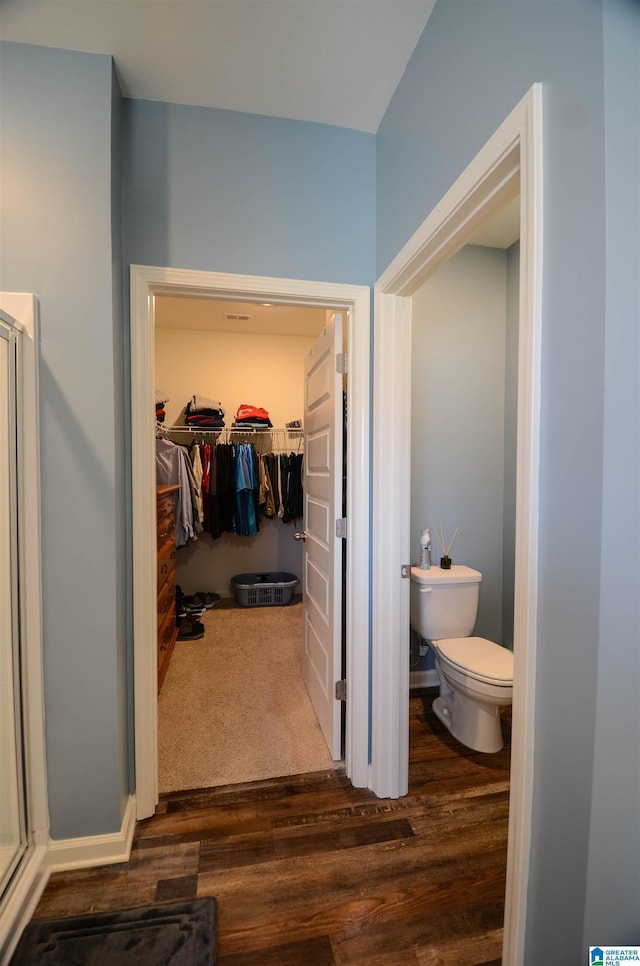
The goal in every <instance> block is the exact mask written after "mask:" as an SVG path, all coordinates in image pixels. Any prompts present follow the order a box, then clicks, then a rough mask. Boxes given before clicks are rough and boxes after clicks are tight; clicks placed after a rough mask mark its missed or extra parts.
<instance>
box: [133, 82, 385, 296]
mask: <svg viewBox="0 0 640 966" xmlns="http://www.w3.org/2000/svg"><path fill="white" fill-rule="evenodd" d="M125 121H126V123H125V135H126V136H125V260H126V262H127V263H129V262H132V263H138V264H145V265H171V266H173V267H177V268H193V269H204V270H210V271H216V272H238V273H241V274H246V275H268V276H284V277H289V278H306V279H313V280H318V281H330V282H345V283H350V284H363V285H370V284H372V282H373V280H374V271H375V264H374V261H375V137H374V136H373V135H372V134H363V133H361V132H358V131H350V130H346V129H345V128H337V127H330V126H328V125H325V124H308V123H305V122H301V121H287V120H281V119H279V118H272V117H258V116H256V115H252V114H236V113H234V112H233V111H218V110H210V109H208V108H203V107H189V106H184V105H176V104H162V103H158V102H155V101H153V102H152V101H132V100H129V101H127V102H126V112H125Z"/></svg>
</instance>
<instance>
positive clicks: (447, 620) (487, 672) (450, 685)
mask: <svg viewBox="0 0 640 966" xmlns="http://www.w3.org/2000/svg"><path fill="white" fill-rule="evenodd" d="M481 581H482V574H481V573H480V572H479V571H477V570H472V569H471V568H470V567H463V566H455V567H451V568H450V569H449V570H442V569H441V568H440V567H431V568H429V569H428V570H424V569H421V568H420V567H412V568H411V626H412V627H413V629H414V630H415V631H416V633H417V634H419V635H420V636H421V637H422V638H423V639H424V640H426V641H427V642H428V643H429V644H430V645H431V647H432V648H433V650H434V653H435V657H436V671H437V673H438V680H439V683H440V693H439V695H438V697H437V698H436V699H435V701H434V702H433V710H434V712H435V714H436V715H437V716H438V718H439V719H440V721H442V723H443V724H444V725H445V727H447V728H448V729H449V731H450V732H451V734H452V735H453V736H454V737H455V738H457V740H458V741H459V742H461V744H463V745H466V747H468V748H471V749H472V750H474V751H480V752H488V753H492V752H496V751H500V749H501V748H502V747H503V743H504V742H503V738H502V726H501V722H500V708H502V707H508V706H509V705H510V704H511V703H512V700H513V654H512V652H511V651H509V650H507V648H506V647H503V646H502V645H501V644H496V643H494V642H493V641H487V640H486V639H485V638H483V637H471V636H470V634H471V632H472V630H473V628H474V625H475V622H476V618H477V612H478V601H479V589H480V582H481Z"/></svg>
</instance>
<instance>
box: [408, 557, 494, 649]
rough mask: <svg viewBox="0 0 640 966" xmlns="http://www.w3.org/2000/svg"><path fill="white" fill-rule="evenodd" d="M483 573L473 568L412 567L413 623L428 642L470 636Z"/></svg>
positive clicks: (476, 611) (476, 612) (475, 615)
mask: <svg viewBox="0 0 640 966" xmlns="http://www.w3.org/2000/svg"><path fill="white" fill-rule="evenodd" d="M481 580H482V574H481V573H480V572H479V571H478V570H472V569H471V567H462V566H452V567H451V569H450V570H442V568H441V567H431V568H430V569H429V570H421V569H420V567H412V568H411V626H412V627H413V629H414V631H415V632H416V633H417V634H419V635H420V637H424V638H425V639H426V640H427V641H437V640H440V639H444V638H447V637H470V636H471V633H472V631H473V628H474V627H475V623H476V618H477V616H478V600H479V597H480V581H481Z"/></svg>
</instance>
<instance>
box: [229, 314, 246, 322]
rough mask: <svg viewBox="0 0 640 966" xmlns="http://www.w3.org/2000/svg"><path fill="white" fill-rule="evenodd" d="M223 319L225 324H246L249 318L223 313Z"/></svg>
mask: <svg viewBox="0 0 640 966" xmlns="http://www.w3.org/2000/svg"><path fill="white" fill-rule="evenodd" d="M224 317H225V319H226V320H227V322H248V321H249V319H250V318H251V316H250V315H235V314H234V313H233V312H225V315H224Z"/></svg>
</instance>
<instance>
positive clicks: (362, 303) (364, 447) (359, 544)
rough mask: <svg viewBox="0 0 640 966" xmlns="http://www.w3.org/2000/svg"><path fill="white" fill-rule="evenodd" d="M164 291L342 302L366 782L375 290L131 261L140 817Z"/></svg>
mask: <svg viewBox="0 0 640 966" xmlns="http://www.w3.org/2000/svg"><path fill="white" fill-rule="evenodd" d="M165 296H182V297H190V298H209V299H211V298H213V299H227V300H231V301H238V300H241V301H243V302H247V303H253V304H256V303H257V304H259V303H263V302H271V303H276V304H280V305H285V306H300V307H316V308H320V309H323V310H324V309H329V308H334V309H339V310H341V311H342V312H343V314H344V315H345V317H346V322H347V342H348V345H349V347H350V350H351V353H350V359H349V375H348V378H349V391H350V397H349V398H350V405H349V411H348V415H347V445H346V465H347V467H348V471H347V478H348V479H347V494H346V498H347V505H348V506H349V507H351V512H350V513H349V516H348V520H347V532H348V538H347V540H346V541H345V542H346V550H345V555H346V567H347V572H348V574H349V580H348V583H347V586H346V588H345V602H346V606H345V638H346V678H347V680H348V681H349V682H350V687H349V700H348V702H347V704H346V714H345V717H346V721H345V769H346V774H347V776H348V777H349V778H350V780H351V781H352V783H353V784H354V785H356V786H358V787H366V786H367V785H368V784H369V780H370V769H369V713H370V701H369V606H368V599H369V552H368V544H369V379H370V373H369V362H370V359H369V346H370V291H369V289H368V288H366V287H363V286H347V285H341V284H330V283H322V282H303V281H297V280H290V279H268V278H256V277H250V276H233V275H219V274H215V273H210V272H198V271H189V270H180V269H171V268H153V267H148V266H132V269H131V373H132V380H131V404H132V495H133V547H134V553H133V583H134V609H133V610H134V677H135V756H136V804H137V818H138V819H141V818H145V817H147V816H149V815H152V814H153V812H154V810H155V805H156V803H157V800H158V759H157V749H158V734H157V678H156V673H155V670H156V654H155V646H156V643H155V642H156V632H157V617H156V607H155V603H156V602H155V589H156V580H157V574H156V520H155V517H156V511H155V506H154V504H155V424H154V419H153V415H151V416H150V414H153V412H154V397H155V388H156V385H155V345H154V343H155V321H156V318H155V317H156V302H157V300H158V299H160V298H162V297H165ZM191 394H193V393H192V392H191ZM241 401H243V402H247V401H249V400H241ZM185 402H186V400H185ZM256 402H258V401H257V400H256ZM183 404H184V403H183ZM294 418H297V417H294ZM198 589H200V588H198ZM202 589H206V588H202ZM274 610H275V608H274ZM374 790H375V789H374Z"/></svg>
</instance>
